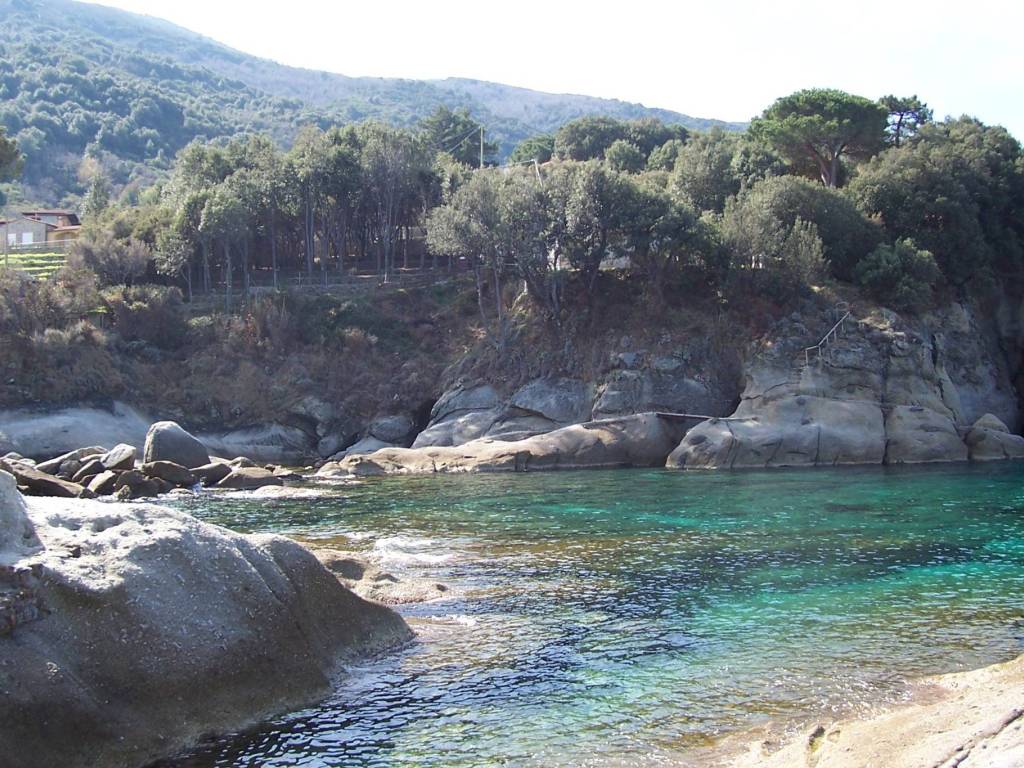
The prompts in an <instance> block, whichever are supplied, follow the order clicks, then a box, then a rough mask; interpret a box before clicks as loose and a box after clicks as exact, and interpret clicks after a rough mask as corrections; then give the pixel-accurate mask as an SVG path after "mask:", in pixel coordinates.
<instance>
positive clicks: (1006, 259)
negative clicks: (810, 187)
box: [849, 118, 1024, 285]
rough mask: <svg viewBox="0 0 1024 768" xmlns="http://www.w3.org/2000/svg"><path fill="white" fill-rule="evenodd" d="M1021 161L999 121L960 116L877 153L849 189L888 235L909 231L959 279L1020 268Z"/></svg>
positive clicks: (1023, 236)
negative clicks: (985, 122) (986, 122)
mask: <svg viewBox="0 0 1024 768" xmlns="http://www.w3.org/2000/svg"><path fill="white" fill-rule="evenodd" d="M1022 163H1024V160H1022V155H1021V146H1020V143H1019V142H1018V141H1017V140H1016V139H1014V138H1013V137H1012V136H1011V135H1010V134H1009V133H1007V131H1006V130H1005V129H1003V128H999V127H987V126H984V125H982V124H981V123H979V122H978V121H976V120H972V119H968V118H961V119H959V120H952V121H948V122H943V123H936V124H931V125H928V126H925V127H924V128H923V129H922V130H921V131H920V133H919V134H918V136H917V137H916V138H915V139H914V140H911V141H908V142H904V143H903V144H902V146H900V147H898V148H896V147H893V148H892V149H890V150H888V151H887V152H884V153H882V154H881V155H879V156H878V157H876V158H875V159H874V160H872V161H871V162H870V163H868V164H867V165H866V166H865V167H864V168H862V169H861V171H860V173H859V174H858V175H857V176H856V177H855V178H854V179H853V180H852V182H851V183H850V189H849V191H850V195H851V196H852V198H853V199H854V200H856V201H857V203H858V205H859V206H860V208H861V209H862V210H863V211H864V212H865V213H867V214H868V215H869V216H877V217H878V218H879V219H880V220H881V222H882V223H883V225H884V226H885V229H886V231H887V232H888V233H889V236H890V238H892V239H899V238H912V239H913V240H914V242H916V243H917V244H918V245H919V246H921V247H922V248H924V249H926V250H928V251H930V252H931V253H932V254H934V256H935V260H936V261H937V262H938V264H939V267H940V268H941V269H942V272H943V274H944V275H945V277H946V279H947V280H949V281H951V282H952V283H954V284H956V285H963V284H965V283H966V282H967V281H969V280H971V279H972V278H975V277H978V276H984V275H990V274H994V273H1002V274H1019V273H1020V270H1021V268H1022V267H1024V217H1022V215H1021V211H1022V210H1024V172H1022V171H1024V164H1022Z"/></svg>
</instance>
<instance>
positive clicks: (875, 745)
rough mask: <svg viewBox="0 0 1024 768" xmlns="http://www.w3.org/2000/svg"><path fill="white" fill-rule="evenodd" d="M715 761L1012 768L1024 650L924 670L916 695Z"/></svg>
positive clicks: (1023, 703) (1017, 746) (1021, 710)
mask: <svg viewBox="0 0 1024 768" xmlns="http://www.w3.org/2000/svg"><path fill="white" fill-rule="evenodd" d="M718 752H719V754H718V756H717V757H715V758H713V759H712V760H710V761H709V764H710V765H713V766H715V768H797V767H798V766H807V767H808V768H811V767H813V768H879V767H881V766H884V767H885V768H923V767H927V768H1011V767H1012V766H1020V765H1024V656H1019V657H1017V658H1016V659H1013V660H1012V661H1008V662H1005V663H1002V664H994V665H992V666H988V667H983V668H981V669H976V670H972V671H969V672H956V673H952V674H947V675H939V676H935V677H929V678H924V679H922V680H918V681H916V682H915V683H914V684H913V687H912V695H911V698H910V701H909V702H908V703H906V704H903V705H898V706H893V707H888V708H884V709H882V710H881V711H879V712H876V713H873V714H869V715H865V716H860V717H852V718H847V719H844V720H840V721H837V722H832V723H828V724H817V725H814V726H811V727H808V728H806V729H804V731H803V732H802V733H800V734H798V735H796V736H792V735H788V736H784V737H782V738H779V737H778V736H777V735H776V734H774V733H773V732H772V731H771V729H762V730H761V731H760V732H759V733H747V734H741V735H739V736H736V737H732V738H730V739H728V740H727V741H726V742H725V743H724V744H722V745H720V746H719V748H718Z"/></svg>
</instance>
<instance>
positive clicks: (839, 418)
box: [667, 305, 1024, 468]
mask: <svg viewBox="0 0 1024 768" xmlns="http://www.w3.org/2000/svg"><path fill="white" fill-rule="evenodd" d="M950 314H951V315H953V317H952V318H950V317H948V315H950ZM822 319H823V320H824V321H825V325H824V328H825V329H827V328H828V327H830V326H831V324H832V323H833V322H835V320H836V317H832V318H825V317H824V316H823V318H822ZM805 320H806V317H805V316H800V315H794V316H791V317H789V318H787V319H786V320H785V321H783V322H782V323H780V324H779V326H778V327H777V328H776V329H775V331H774V333H773V334H771V335H770V337H769V338H767V339H765V340H763V341H762V342H761V344H760V346H759V348H758V349H756V350H755V351H754V352H753V354H752V355H751V357H750V359H749V361H748V362H747V365H746V377H747V384H746V388H745V389H744V392H743V395H742V397H741V400H740V404H739V406H738V407H737V409H736V411H735V413H734V414H733V418H732V419H729V420H726V419H712V420H709V421H706V422H704V423H702V424H699V425H697V426H695V427H694V428H693V429H691V430H690V431H689V432H688V433H687V435H686V437H685V438H684V439H683V440H682V442H681V443H680V444H679V446H678V447H677V448H676V450H674V451H673V452H672V455H671V456H670V457H669V459H668V462H667V465H668V466H669V467H675V468H717V467H734V468H740V467H786V466H821V465H825V466H829V465H839V464H881V463H885V464H902V463H921V462H935V461H965V460H967V459H968V458H976V459H982V458H987V457H992V458H995V457H999V458H1004V457H1011V456H1015V455H1019V454H1018V453H1017V451H1018V450H1019V448H1018V446H1019V445H1024V438H1017V437H1016V436H1014V435H1010V434H1009V430H1008V429H1007V428H1006V427H1005V425H1003V424H1002V423H1001V422H999V420H998V419H996V418H995V417H992V419H994V421H988V422H984V423H980V424H978V426H977V429H973V430H972V428H971V425H972V423H974V422H975V420H976V419H979V417H981V416H982V415H983V414H984V413H985V412H986V411H985V410H982V411H981V413H978V411H979V410H980V409H986V408H991V409H992V410H993V411H999V412H1001V413H1009V414H1010V417H1012V419H1013V420H1014V422H1015V421H1016V407H1015V398H1016V395H1015V392H1014V388H1013V385H1012V383H1011V382H1010V377H1009V373H1008V371H1007V366H1006V363H1005V361H1004V360H1003V359H1002V357H1001V354H1000V353H999V351H998V350H997V349H993V348H992V345H991V344H990V343H989V340H990V339H991V338H992V337H993V334H992V333H986V332H985V331H984V329H983V328H981V322H980V321H979V320H977V319H976V317H975V315H974V314H973V313H972V312H971V311H969V310H968V309H965V308H964V307H962V306H960V305H954V307H953V308H951V309H948V310H946V311H945V312H944V313H942V314H938V315H935V316H928V317H926V318H924V319H922V320H920V321H917V322H916V323H915V324H909V323H906V322H904V321H902V320H901V319H900V318H899V317H898V316H896V315H894V314H893V313H891V312H888V311H877V312H875V313H873V314H871V315H869V316H868V317H865V318H861V319H856V318H853V319H851V320H848V321H847V322H845V323H844V324H843V326H842V329H841V330H842V334H841V335H840V336H839V337H838V338H837V339H835V340H834V341H832V342H831V343H830V344H829V345H828V346H827V347H826V349H825V352H824V354H821V355H817V354H815V353H812V355H811V360H810V361H809V362H807V360H806V359H805V356H804V353H803V345H804V344H805V343H806V342H807V341H808V340H815V339H816V338H817V337H820V336H819V334H822V333H824V330H822V329H821V328H817V327H816V328H815V329H810V328H808V324H805ZM931 327H941V328H943V329H944V334H939V333H933V332H931V331H930V330H929V328H931ZM953 341H955V342H956V344H955V345H953V344H952V342H953ZM954 346H955V351H953V347H954ZM997 422H998V424H997ZM1000 426H1001V427H1002V429H1000V428H999V427H1000ZM972 432H973V437H970V434H971V433H972ZM965 436H969V440H968V441H965ZM1015 438H1016V439H1015ZM1018 440H1019V441H1020V443H1018ZM971 445H975V446H978V447H977V448H976V449H972V448H971Z"/></svg>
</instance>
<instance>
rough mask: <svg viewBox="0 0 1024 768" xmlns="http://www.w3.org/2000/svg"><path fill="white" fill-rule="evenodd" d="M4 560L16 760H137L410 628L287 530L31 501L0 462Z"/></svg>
mask: <svg viewBox="0 0 1024 768" xmlns="http://www.w3.org/2000/svg"><path fill="white" fill-rule="evenodd" d="M0 565H2V566H5V569H6V570H8V571H9V572H11V573H15V574H20V576H19V577H18V578H19V579H20V580H21V582H22V583H23V586H22V588H21V589H20V590H19V591H18V593H17V598H16V599H17V600H20V601H21V602H22V603H24V605H23V606H22V608H23V609H22V610H18V611H14V612H12V614H11V615H12V616H15V617H20V618H18V620H17V621H16V622H14V623H15V626H13V630H12V631H11V632H10V633H8V634H0V659H3V661H4V663H2V664H0V691H3V695H2V696H0V722H2V723H3V728H0V755H2V756H3V757H2V760H0V762H3V764H4V766H10V768H43V767H44V766H45V767H46V768H50V767H52V766H58V765H59V766H62V768H78V767H79V766H82V767H84V766H100V765H104V766H131V765H144V764H146V763H148V762H150V761H152V760H154V759H157V758H159V757H162V756H166V755H169V754H172V753H174V752H176V751H179V750H180V749H182V748H184V747H186V746H187V745H189V744H191V743H193V742H194V741H195V740H197V739H198V738H199V737H200V736H201V735H203V734H207V733H213V732H217V731H223V730H229V729H231V730H233V729H237V728H240V727H244V726H245V725H246V724H248V723H251V722H253V721H256V720H258V719H261V718H264V717H267V716H269V715H271V714H274V713H277V712H281V711H284V710H287V709H290V708H294V707H297V706H301V705H303V704H306V703H308V702H310V701H311V700H313V699H315V698H316V697H318V696H321V695H323V694H324V693H326V692H327V691H328V689H329V683H330V680H331V678H332V675H333V674H335V672H336V671H337V670H338V663H339V662H340V661H342V660H344V659H346V658H351V657H355V656H357V655H359V654H361V653H366V652H373V651H377V650H379V649H383V648H386V647H390V646H393V645H395V644H396V643H401V642H404V641H405V640H407V639H408V638H409V637H410V632H409V629H408V627H407V626H406V625H405V623H404V622H403V621H402V619H401V618H400V617H399V616H398V615H397V614H395V613H393V612H392V611H390V610H389V609H387V608H385V607H383V606H379V605H374V604H372V603H368V602H366V601H364V600H362V599H361V598H359V597H357V596H356V595H354V594H353V593H352V592H350V591H349V590H347V589H346V588H345V587H343V586H342V585H341V584H340V583H339V581H338V580H337V578H335V577H334V576H333V575H332V574H330V573H329V572H328V571H327V570H326V569H325V568H324V567H323V566H322V565H320V563H319V562H318V561H317V560H316V558H315V557H314V556H313V555H312V554H311V553H310V552H308V551H307V550H305V549H304V548H302V547H301V546H299V545H298V544H296V543H295V542H292V541H290V540H288V539H284V538H280V537H276V536H242V535H239V534H235V533H232V532H231V531H228V530H225V529H223V528H219V527H217V526H213V525H208V524H206V523H203V522H200V521H199V520H196V519H195V518H193V517H191V516H189V515H186V514H184V513H182V512H177V511H173V510H169V509H164V508H161V507H155V506H149V505H131V506H111V505H110V504H103V503H101V502H93V501H82V500H63V499H30V500H28V503H27V505H26V504H25V502H24V501H23V500H22V499H21V496H20V494H18V492H17V490H16V488H15V486H14V480H13V478H11V477H10V475H6V474H4V473H0ZM2 589H4V585H3V584H0V590H2ZM15 608H17V606H15Z"/></svg>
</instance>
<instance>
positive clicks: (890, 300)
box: [855, 240, 942, 312]
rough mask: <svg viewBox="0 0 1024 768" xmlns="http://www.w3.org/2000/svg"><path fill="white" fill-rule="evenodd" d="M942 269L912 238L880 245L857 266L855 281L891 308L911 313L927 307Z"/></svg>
mask: <svg viewBox="0 0 1024 768" xmlns="http://www.w3.org/2000/svg"><path fill="white" fill-rule="evenodd" d="M941 277H942V272H941V271H940V270H939V267H938V265H937V264H936V263H935V257H934V256H932V254H931V253H929V252H928V251H924V250H921V249H919V248H918V247H917V246H916V245H914V241H913V240H897V241H896V244H895V245H885V244H883V245H880V246H878V248H876V249H875V250H874V251H872V252H871V253H869V254H868V255H867V256H866V257H865V258H864V259H862V260H861V262H860V263H859V264H858V265H857V269H856V271H855V278H856V280H857V283H859V284H860V285H862V286H863V287H864V288H866V289H867V290H868V292H869V293H871V294H872V295H873V296H874V297H875V298H876V299H878V300H879V301H881V302H883V303H885V304H888V305H889V306H891V307H893V308H894V309H900V310H903V309H906V310H910V311H912V312H915V311H921V310H924V309H927V308H928V307H929V306H930V305H931V303H932V300H933V291H934V286H935V284H936V283H937V282H938V281H939V280H940V279H941Z"/></svg>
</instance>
